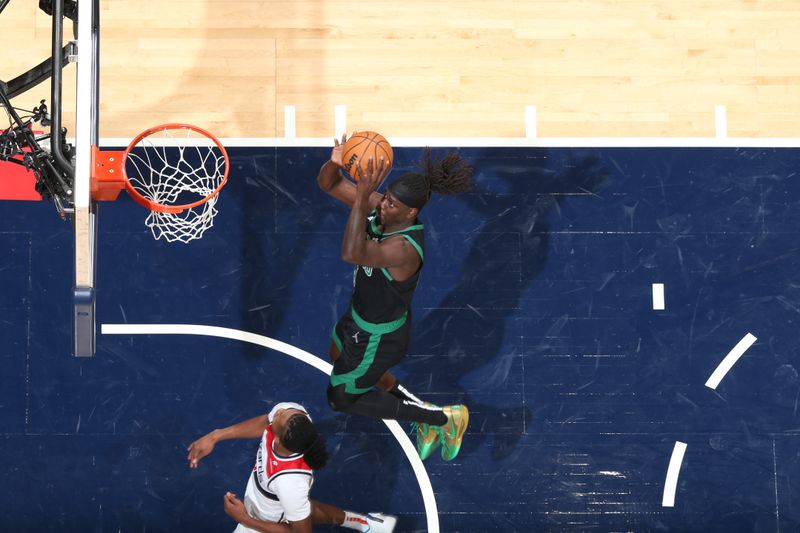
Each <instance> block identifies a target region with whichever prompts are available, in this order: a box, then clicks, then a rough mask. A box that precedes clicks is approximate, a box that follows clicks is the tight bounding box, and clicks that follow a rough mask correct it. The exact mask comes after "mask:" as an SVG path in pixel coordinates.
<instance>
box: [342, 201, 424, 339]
mask: <svg viewBox="0 0 800 533" xmlns="http://www.w3.org/2000/svg"><path fill="white" fill-rule="evenodd" d="M366 229H367V237H366V238H367V239H372V240H375V241H382V240H384V239H388V238H393V239H406V240H407V241H408V242H409V243H410V244H411V246H413V247H414V249H415V250H417V253H419V258H420V264H419V268H418V269H417V271H416V272H414V274H413V275H412V276H411V277H409V278H408V279H407V280H405V281H397V280H395V279H394V278H392V275H391V274H390V273H389V270H388V269H386V268H373V267H370V266H357V267H356V268H355V270H354V271H353V308H354V309H355V311H356V313H358V314H359V316H360V317H361V318H362V319H364V320H366V321H367V322H370V323H372V324H383V323H386V322H392V321H393V320H397V319H398V318H400V317H402V316H403V315H404V314H405V313H406V312H407V311H408V310H409V309H410V308H411V299H412V298H413V296H414V289H416V288H417V282H418V281H419V275H420V272H421V270H422V264H423V259H424V250H425V235H424V227H423V225H422V223H421V222H420V221H419V220H418V219H417V220H414V224H412V225H411V226H409V227H407V228H405V229H402V230H399V231H394V232H391V233H383V232H382V231H381V230H380V228H379V226H378V220H377V212H376V211H374V210H373V211H372V212H371V213H370V214H369V216H368V217H367V228H366Z"/></svg>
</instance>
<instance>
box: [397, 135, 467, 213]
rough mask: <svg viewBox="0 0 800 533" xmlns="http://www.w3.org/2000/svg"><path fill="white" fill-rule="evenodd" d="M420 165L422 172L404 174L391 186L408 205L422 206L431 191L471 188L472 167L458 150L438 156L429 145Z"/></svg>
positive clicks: (452, 192)
mask: <svg viewBox="0 0 800 533" xmlns="http://www.w3.org/2000/svg"><path fill="white" fill-rule="evenodd" d="M417 166H418V168H419V170H420V172H409V173H407V174H403V175H402V176H400V177H398V178H397V179H396V180H395V181H394V182H392V184H391V185H389V191H390V192H391V193H392V195H393V196H394V197H395V198H397V199H398V200H400V201H401V202H403V203H404V204H406V205H407V206H409V207H414V208H416V209H422V207H423V206H424V205H425V204H426V203H427V202H428V200H429V199H430V197H431V194H432V193H436V194H458V193H462V192H465V191H468V190H470V188H471V187H472V167H470V166H469V165H468V164H467V162H466V161H464V160H463V159H462V158H461V155H460V154H459V153H458V152H449V153H447V154H445V156H444V157H443V158H441V159H436V158H434V157H433V156H432V155H431V149H430V148H428V147H426V148H425V156H424V157H423V158H422V159H421V160H420V161H418V162H417Z"/></svg>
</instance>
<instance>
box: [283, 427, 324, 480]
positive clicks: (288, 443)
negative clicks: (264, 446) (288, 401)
mask: <svg viewBox="0 0 800 533" xmlns="http://www.w3.org/2000/svg"><path fill="white" fill-rule="evenodd" d="M281 443H282V444H283V445H284V446H285V447H286V449H287V450H289V451H291V452H294V453H302V454H303V456H304V457H303V458H304V459H305V460H306V463H308V466H310V467H311V469H312V470H319V469H321V468H322V467H324V466H325V463H327V462H328V452H327V450H326V449H325V439H324V438H322V437H321V436H320V435H319V433H317V428H315V427H314V424H313V423H311V419H309V418H308V417H307V416H306V415H304V414H300V413H298V414H296V415H294V416H292V417H291V418H290V419H289V421H288V422H287V423H286V432H285V433H284V435H283V437H282V438H281Z"/></svg>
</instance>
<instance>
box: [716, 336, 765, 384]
mask: <svg viewBox="0 0 800 533" xmlns="http://www.w3.org/2000/svg"><path fill="white" fill-rule="evenodd" d="M756 340H757V339H756V338H755V337H754V336H753V335H752V334H751V333H748V334H747V335H745V336H744V338H742V340H740V341H739V343H738V344H736V346H734V347H733V349H732V350H731V351H730V352H728V355H726V356H725V359H723V360H722V361H721V362H720V364H719V365H717V368H716V369H715V370H714V372H712V374H711V376H710V377H709V378H708V381H706V387H708V388H709V389H715V390H716V388H717V385H719V382H720V381H722V378H724V377H725V374H727V373H728V371H729V370H730V369H731V367H733V365H734V364H736V361H738V360H739V358H740V357H741V356H742V355H744V352H746V351H747V349H748V348H750V347H751V346H752V345H753V343H754V342H756Z"/></svg>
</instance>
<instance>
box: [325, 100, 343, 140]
mask: <svg viewBox="0 0 800 533" xmlns="http://www.w3.org/2000/svg"><path fill="white" fill-rule="evenodd" d="M333 125H334V131H335V134H334V137H336V138H337V139H341V138H342V135H344V134H345V133H347V106H346V105H337V106H336V107H334V109H333ZM328 144H330V145H333V140H332V139H329V140H328ZM326 146H327V145H326Z"/></svg>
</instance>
